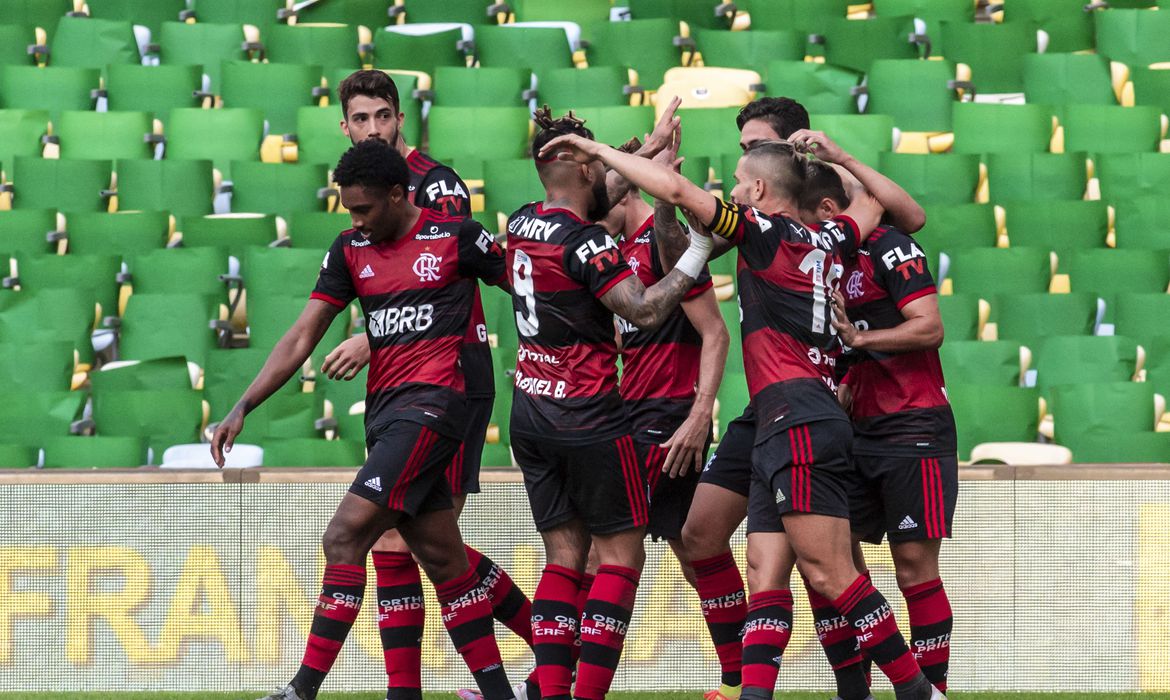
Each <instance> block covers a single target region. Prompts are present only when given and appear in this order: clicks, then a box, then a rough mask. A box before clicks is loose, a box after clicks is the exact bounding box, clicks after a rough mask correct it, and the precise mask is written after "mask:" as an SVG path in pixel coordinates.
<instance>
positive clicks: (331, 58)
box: [264, 22, 362, 73]
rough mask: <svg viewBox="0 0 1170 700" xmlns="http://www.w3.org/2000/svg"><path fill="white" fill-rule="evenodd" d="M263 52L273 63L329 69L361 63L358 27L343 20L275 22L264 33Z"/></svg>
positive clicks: (334, 70)
mask: <svg viewBox="0 0 1170 700" xmlns="http://www.w3.org/2000/svg"><path fill="white" fill-rule="evenodd" d="M264 56H265V58H267V59H268V60H269V61H271V62H272V63H285V64H289V63H302V64H309V65H314V66H321V68H322V69H323V70H324V71H325V72H326V73H334V72H337V71H341V70H347V71H355V70H358V69H359V68H361V67H362V59H361V55H360V54H359V53H358V32H357V28H356V27H351V26H348V25H344V24H316V25H314V24H303V23H300V22H298V23H297V24H274V25H272V27H271V28H269V29H268V31H266V32H265V33H264Z"/></svg>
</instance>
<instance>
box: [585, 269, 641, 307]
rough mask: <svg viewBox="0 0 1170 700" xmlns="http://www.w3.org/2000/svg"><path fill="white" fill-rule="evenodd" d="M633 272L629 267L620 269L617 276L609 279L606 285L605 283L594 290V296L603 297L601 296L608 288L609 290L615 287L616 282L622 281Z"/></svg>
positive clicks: (607, 291)
mask: <svg viewBox="0 0 1170 700" xmlns="http://www.w3.org/2000/svg"><path fill="white" fill-rule="evenodd" d="M633 274H634V271H633V270H631V269H629V268H628V267H627V268H626V269H625V270H622V271H621V272H620V273H619V274H618V276H617V277H614V278H613V279H611V280H610V281H609V284H607V285H605V286H604V287H602V288H601V289H599V290H597V292H596V294H595V295H594V296H596V297H597V298H598V299H600V298H601V297H603V296H605V295H606V294H608V293H609V290H611V289H613V288H614V287H616V286H617V285H618V283H620V282H622V281H624V280H625V279H626V278H627V277H630V276H632V275H633Z"/></svg>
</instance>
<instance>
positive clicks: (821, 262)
mask: <svg viewBox="0 0 1170 700" xmlns="http://www.w3.org/2000/svg"><path fill="white" fill-rule="evenodd" d="M716 202H717V205H718V206H717V207H716V213H715V219H714V220H713V221H712V222H711V223H710V224H709V227H710V229H711V231H712V232H713V233H714V234H716V235H719V236H722V237H724V238H726V239H728V240H729V241H731V242H732V243H734V244H735V245H736V246H738V247H739V263H738V274H737V277H738V281H739V303H740V309H741V310H742V319H743V320H742V322H741V335H742V337H743V362H744V371H745V373H746V375H747V383H748V392H749V393H750V394H751V397H752V403H753V404H754V406H755V409H756V442H757V444H758V443H760V442H763V441H764V440H766V439H768V438H770V437H772V436H773V435H775V434H777V433H779V432H782V431H784V430H787V429H788V428H790V427H792V426H795V425H802V424H805V423H811V422H812V421H817V420H826V419H832V418H837V419H841V420H846V419H847V416H846V415H845V412H844V411H843V410H842V409H841V406H840V405H839V404H838V403H837V395H836V393H835V388H836V383H835V380H834V372H833V369H834V367H835V366H836V362H837V356H838V355H839V354H840V343H839V342H838V341H837V334H836V330H835V329H834V328H833V324H832V322H831V320H830V316H829V314H830V313H831V312H830V310H829V305H830V301H831V300H832V294H833V290H835V289H836V288H837V285H838V282H839V280H840V278H841V272H842V265H841V260H842V258H846V257H852V256H853V255H854V254H855V253H856V251H857V245H858V240H859V238H860V237H859V235H858V230H857V224H855V223H854V222H853V221H852V220H851V219H849V218H848V217H841V218H839V219H835V220H834V221H827V222H825V223H824V224H823V225H822V226H821V228H820V230H817V231H813V230H810V229H808V228H806V227H805V226H803V225H802V224H801V223H800V222H799V221H796V220H795V219H791V218H789V217H787V216H785V215H784V214H772V215H765V214H761V213H760V212H759V211H757V210H755V209H753V208H751V207H748V206H743V205H735V204H729V203H727V202H724V201H723V200H720V199H716Z"/></svg>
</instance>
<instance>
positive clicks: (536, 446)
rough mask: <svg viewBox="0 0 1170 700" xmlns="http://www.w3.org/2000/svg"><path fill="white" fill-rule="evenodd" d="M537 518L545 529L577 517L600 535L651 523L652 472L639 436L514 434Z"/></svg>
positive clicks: (540, 528)
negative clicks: (590, 439)
mask: <svg viewBox="0 0 1170 700" xmlns="http://www.w3.org/2000/svg"><path fill="white" fill-rule="evenodd" d="M512 453H513V454H514V455H515V457H516V463H517V464H519V465H520V471H521V472H522V473H523V474H524V489H525V490H526V491H527V492H528V505H529V506H530V507H531V508H532V519H533V521H534V522H535V523H536V529H537V530H538V531H540V532H544V531H546V530H551V529H552V528H554V527H557V526H559V525H563V524H565V523H567V522H569V521H570V520H572V519H574V518H579V519H581V520H582V521H583V522H584V523H585V525H586V527H588V528H589V531H590V532H592V533H595V534H599V535H606V534H611V533H615V532H622V531H625V530H631V529H633V528H637V527H645V526H646V523H647V522H648V521H649V504H648V502H647V499H646V477H645V474H644V472H643V470H642V462H641V461H640V460H639V459H638V451H637V448H636V447H635V446H634V439H633V438H632V437H630V436H629V435H624V436H622V437H620V438H617V439H616V440H607V441H605V442H597V443H593V444H589V445H561V444H557V443H554V442H550V441H548V440H535V439H532V438H527V437H518V436H515V435H513V437H512Z"/></svg>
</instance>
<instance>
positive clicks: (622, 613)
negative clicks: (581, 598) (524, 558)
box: [546, 564, 641, 700]
mask: <svg viewBox="0 0 1170 700" xmlns="http://www.w3.org/2000/svg"><path fill="white" fill-rule="evenodd" d="M640 575H641V574H640V573H639V572H638V571H636V570H635V569H629V568H626V567H624V566H612V565H608V564H606V565H602V566H601V567H599V568H598V569H597V578H596V580H594V582H593V588H592V589H591V590H590V592H589V600H588V601H586V603H585V614H584V615H582V617H581V662H580V664H578V666H577V685H576V688H575V690H574V697H576V698H581V700H603V698H604V697H605V694H606V693H607V692H609V686H610V684H611V683H613V674H614V672H615V671H616V670H617V665H618V661H619V660H620V659H621V656H622V647H623V646H624V645H625V641H626V630H627V628H628V627H629V625H630V615H631V614H633V611H634V597H635V595H636V594H637V592H638V579H639V577H640ZM546 697H547V696H546Z"/></svg>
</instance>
